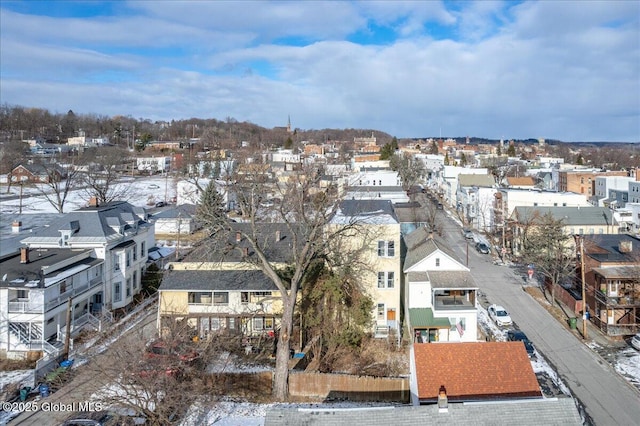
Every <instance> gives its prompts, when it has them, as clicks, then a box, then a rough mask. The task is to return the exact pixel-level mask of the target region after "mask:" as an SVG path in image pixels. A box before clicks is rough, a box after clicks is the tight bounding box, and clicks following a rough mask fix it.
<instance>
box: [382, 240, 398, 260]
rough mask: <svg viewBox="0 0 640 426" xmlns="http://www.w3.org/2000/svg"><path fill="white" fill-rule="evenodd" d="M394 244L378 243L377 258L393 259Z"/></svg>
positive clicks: (391, 242)
mask: <svg viewBox="0 0 640 426" xmlns="http://www.w3.org/2000/svg"><path fill="white" fill-rule="evenodd" d="M395 255H396V244H395V242H394V241H382V240H381V241H378V257H394V256H395Z"/></svg>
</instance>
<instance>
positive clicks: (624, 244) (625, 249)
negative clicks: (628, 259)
mask: <svg viewBox="0 0 640 426" xmlns="http://www.w3.org/2000/svg"><path fill="white" fill-rule="evenodd" d="M618 250H619V251H620V253H631V252H632V251H633V241H631V240H623V241H620V243H619V244H618Z"/></svg>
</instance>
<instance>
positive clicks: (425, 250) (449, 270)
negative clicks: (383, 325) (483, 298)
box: [403, 227, 478, 343]
mask: <svg viewBox="0 0 640 426" xmlns="http://www.w3.org/2000/svg"><path fill="white" fill-rule="evenodd" d="M404 242H405V246H406V250H407V254H406V257H405V260H404V266H403V273H404V286H405V294H404V307H405V309H406V310H407V311H406V312H407V314H406V317H407V318H408V320H407V323H408V324H407V325H408V328H409V332H410V333H411V336H412V337H413V341H414V342H424V343H426V342H475V341H476V340H477V337H478V332H477V328H478V309H477V306H476V305H477V293H478V285H477V284H476V283H475V281H474V279H473V276H472V275H471V272H470V270H469V268H467V267H466V266H464V265H463V264H462V263H461V262H460V261H459V259H458V257H457V256H456V255H455V253H453V251H452V250H451V249H450V248H449V247H447V246H446V245H445V244H444V242H443V241H442V240H440V239H438V238H436V237H435V236H434V235H432V234H431V232H430V231H429V230H428V228H426V227H421V228H418V229H416V230H415V231H413V232H412V233H410V234H409V235H406V236H405V237H404Z"/></svg>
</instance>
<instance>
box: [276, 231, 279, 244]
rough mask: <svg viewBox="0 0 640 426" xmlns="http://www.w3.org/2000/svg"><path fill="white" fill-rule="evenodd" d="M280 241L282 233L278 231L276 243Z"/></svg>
mask: <svg viewBox="0 0 640 426" xmlns="http://www.w3.org/2000/svg"><path fill="white" fill-rule="evenodd" d="M278 241H280V231H279V230H278V231H276V242H278Z"/></svg>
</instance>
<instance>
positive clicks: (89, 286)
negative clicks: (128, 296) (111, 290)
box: [45, 277, 102, 311]
mask: <svg viewBox="0 0 640 426" xmlns="http://www.w3.org/2000/svg"><path fill="white" fill-rule="evenodd" d="M101 284H102V277H96V278H94V279H92V280H91V281H89V282H88V283H84V284H81V285H78V286H75V287H74V288H73V289H71V290H68V291H66V292H64V293H62V294H61V295H60V296H58V297H56V298H54V299H51V300H49V301H48V302H47V303H46V304H45V309H46V310H47V311H48V310H49V309H52V308H55V307H56V306H58V305H60V304H62V303H64V302H66V301H67V300H69V298H70V297H75V296H77V295H79V294H81V293H84V292H86V291H88V290H91V289H93V288H94V287H97V286H99V285H101Z"/></svg>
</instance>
